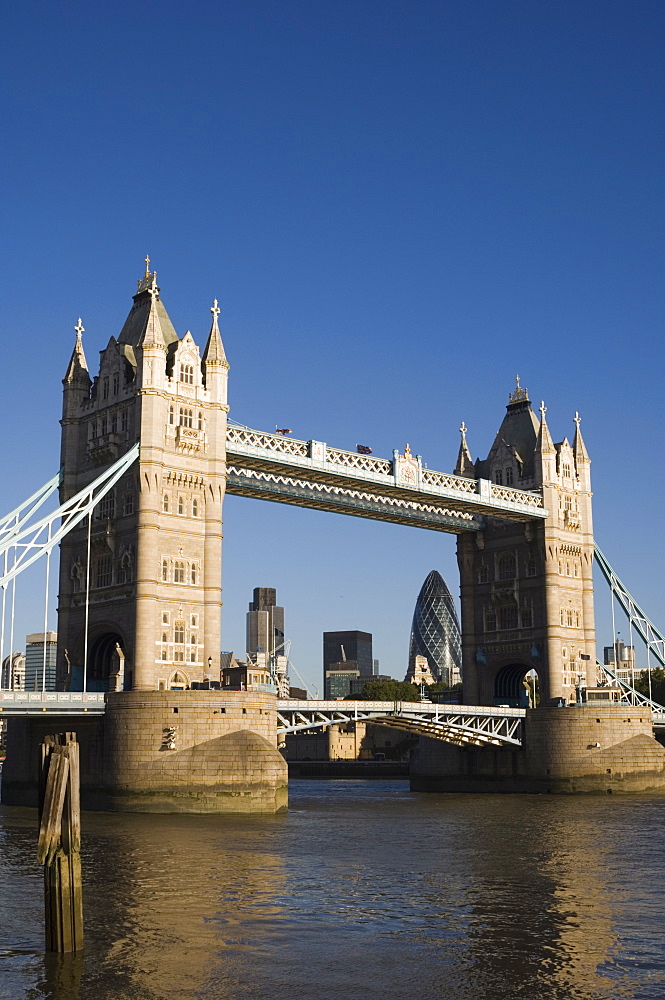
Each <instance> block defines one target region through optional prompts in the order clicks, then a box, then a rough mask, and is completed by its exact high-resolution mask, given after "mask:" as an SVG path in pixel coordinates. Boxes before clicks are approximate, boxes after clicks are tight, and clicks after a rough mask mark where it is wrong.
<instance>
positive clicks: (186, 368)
mask: <svg viewBox="0 0 665 1000" xmlns="http://www.w3.org/2000/svg"><path fill="white" fill-rule="evenodd" d="M180 381H181V382H185V383H186V384H187V385H193V384H194V368H193V366H192V365H180Z"/></svg>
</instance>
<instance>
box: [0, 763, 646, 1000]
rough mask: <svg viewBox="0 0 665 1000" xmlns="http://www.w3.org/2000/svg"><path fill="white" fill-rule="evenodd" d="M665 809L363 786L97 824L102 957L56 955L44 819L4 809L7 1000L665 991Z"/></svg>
mask: <svg viewBox="0 0 665 1000" xmlns="http://www.w3.org/2000/svg"><path fill="white" fill-rule="evenodd" d="M664 818H665V799H647V798H643V799H642V798H638V799H630V800H629V799H623V800H621V801H618V800H616V799H614V800H612V801H609V802H608V801H606V800H605V799H600V798H599V799H572V798H571V799H567V798H559V797H547V796H524V797H520V796H445V795H443V796H435V795H422V796H418V795H412V794H410V793H409V792H408V788H407V786H406V785H405V784H404V783H401V782H353V781H351V782H348V781H347V782H343V781H340V782H318V783H317V782H294V783H292V786H291V809H290V811H289V813H287V814H286V815H281V816H267V817H261V816H259V817H250V816H243V817H229V818H226V817H214V816H210V817H208V816H200V817H195V816H173V817H166V816H119V815H103V814H86V815H85V817H84V849H85V854H84V877H85V886H86V895H85V909H86V913H85V917H86V950H85V954H84V956H82V957H77V958H65V959H56V958H55V957H51V958H49V959H48V961H45V960H44V957H43V955H42V954H41V949H42V940H41V932H42V931H41V881H40V872H39V869H38V868H37V866H36V865H35V863H34V861H33V858H34V844H35V829H34V814H31V813H29V811H27V810H0V848H1V849H2V853H1V854H0V907H1V912H2V917H3V937H4V939H5V947H6V948H7V951H5V953H4V954H0V1000H5V998H7V1000H9V998H10V997H11V998H12V1000H14V998H16V997H19V996H26V997H29V998H30V1000H37V998H40V1000H41V998H53V1000H93V998H94V1000H107V998H108V1000H166V998H171V1000H172V998H176V997H177V998H197V1000H226V998H229V1000H230V998H234V1000H236V998H241V1000H244V998H247V1000H263V998H265V1000H268V998H270V1000H287V998H288V1000H296V998H301V997H302V998H308V1000H309V998H311V997H314V996H316V997H317V998H323V1000H326V998H327V997H330V998H332V997H335V998H339V996H340V994H344V995H346V997H348V998H355V997H362V998H363V1000H374V998H376V1000H379V998H381V1000H385V997H386V995H389V996H390V997H391V1000H393V998H397V1000H398V998H402V997H403V998H407V997H408V998H409V1000H429V998H430V997H431V998H435V997H436V998H437V1000H438V998H440V997H446V998H450V1000H472V998H473V1000H479V998H482V1000H499V998H501V1000H504V998H506V997H511V998H512V997H516V998H525V1000H526V998H528V1000H564V998H565V1000H576V998H580V1000H581V998H584V1000H592V998H607V1000H610V998H619V997H634V998H643V1000H647V998H657V997H661V996H662V995H663V994H664V993H665V988H664V985H663V975H664V973H665V969H664V968H663V964H662V960H661V957H660V956H661V947H660V940H659V920H660V913H659V911H660V894H659V886H660V885H661V884H662V880H663V875H664V874H665V871H664V869H665V849H663V848H661V846H660V828H661V827H662V823H663V819H664ZM644 858H648V864H649V868H648V869H647V870H644V869H643V866H642V863H641V861H637V859H644ZM10 949H11V950H10Z"/></svg>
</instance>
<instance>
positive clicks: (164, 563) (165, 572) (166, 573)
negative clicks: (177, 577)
mask: <svg viewBox="0 0 665 1000" xmlns="http://www.w3.org/2000/svg"><path fill="white" fill-rule="evenodd" d="M168 578H169V564H168V562H167V560H166V559H162V581H163V582H164V583H166V582H167V581H168Z"/></svg>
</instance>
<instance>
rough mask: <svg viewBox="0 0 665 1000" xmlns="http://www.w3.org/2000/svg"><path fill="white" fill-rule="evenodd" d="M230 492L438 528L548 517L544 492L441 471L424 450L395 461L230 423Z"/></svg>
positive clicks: (452, 529) (397, 456) (457, 529)
mask: <svg viewBox="0 0 665 1000" xmlns="http://www.w3.org/2000/svg"><path fill="white" fill-rule="evenodd" d="M226 449H227V485H226V489H227V493H231V494H236V495H239V496H248V497H254V498H257V499H262V500H273V501H277V502H278V503H288V504H294V505H296V506H300V507H314V508H317V509H319V510H329V511H335V512H338V513H345V514H352V515H355V516H357V517H367V518H372V519H375V520H383V521H392V522H396V523H399V524H410V525H413V526H419V527H423V528H430V529H433V530H437V531H448V532H453V533H459V532H461V531H479V530H481V529H482V527H483V524H484V518H485V517H488V516H494V517H500V518H507V519H510V520H517V521H532V520H543V519H544V518H546V517H547V516H548V512H547V510H545V508H544V506H543V498H542V496H541V495H540V493H538V492H527V491H525V490H515V489H512V488H508V487H505V486H498V485H497V484H496V483H491V482H490V481H489V480H485V479H478V480H476V479H467V478H465V477H463V476H454V475H449V474H448V473H444V472H436V471H435V470H433V469H427V468H426V467H424V466H423V464H422V461H421V459H420V456H412V455H411V454H410V453H407V454H405V455H400V454H399V452H397V451H395V452H394V457H393V460H392V461H390V460H388V459H383V458H377V457H375V456H372V455H360V454H357V453H356V452H352V451H344V450H342V449H340V448H330V447H328V446H327V445H326V444H325V443H324V442H322V441H299V440H296V439H294V438H290V437H284V436H283V435H279V434H267V433H264V432H263V431H254V430H252V429H251V428H248V427H241V426H239V425H237V424H229V427H228V430H227V439H226Z"/></svg>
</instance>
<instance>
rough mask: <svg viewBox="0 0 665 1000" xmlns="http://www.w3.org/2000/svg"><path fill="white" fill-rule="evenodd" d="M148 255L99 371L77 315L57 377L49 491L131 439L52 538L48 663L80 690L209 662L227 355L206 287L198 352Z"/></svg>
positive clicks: (177, 677) (217, 593) (165, 684)
mask: <svg viewBox="0 0 665 1000" xmlns="http://www.w3.org/2000/svg"><path fill="white" fill-rule="evenodd" d="M149 263H150V262H149V258H147V259H146V265H147V266H146V272H145V275H144V277H143V278H142V279H141V280H140V281H139V282H138V290H137V293H136V295H135V296H134V304H133V306H132V308H131V310H130V312H129V315H128V317H127V320H126V321H125V324H124V326H123V328H122V330H121V332H120V335H119V336H118V338H117V340H116V338H115V337H111V339H110V340H109V343H108V345H107V346H106V348H105V349H104V350H103V351H101V352H100V365H99V374H98V375H96V376H95V377H94V379H91V378H90V375H89V372H88V366H87V363H86V359H85V355H84V351H83V346H82V341H81V334H82V332H83V328H82V326H81V323H80V320H79V325H78V327H77V336H76V345H75V347H74V352H73V354H72V357H71V361H70V363H69V367H68V369H67V372H66V375H65V378H64V380H63V385H64V401H63V415H62V453H61V463H62V468H63V470H64V480H63V484H62V487H61V501H64V500H66V499H68V498H69V497H71V496H72V495H73V494H74V493H76V492H78V491H79V490H80V489H82V488H83V487H84V486H85V485H87V484H88V483H90V482H91V481H92V480H93V479H95V478H96V477H97V476H98V475H99V474H100V472H102V471H103V470H104V468H106V467H108V466H109V465H111V464H112V463H113V462H114V461H115V460H116V459H117V458H119V457H120V456H121V455H122V454H123V453H125V452H126V451H127V450H128V449H129V448H130V447H131V445H132V444H133V443H134V442H135V441H138V442H139V443H140V456H139V459H138V460H137V461H136V462H135V463H134V465H133V466H132V468H131V469H130V470H129V471H128V472H127V473H126V474H125V475H124V476H123V478H122V479H121V480H120V481H119V482H118V483H117V485H116V486H115V488H114V489H113V491H112V492H110V493H109V494H107V496H106V497H105V498H104V499H103V500H102V501H101V502H100V503H99V504H98V505H97V508H96V509H95V511H94V514H93V516H92V519H91V522H90V525H89V526H88V523H87V522H84V523H83V524H81V525H80V526H79V527H78V529H76V530H74V531H72V532H70V534H68V535H67V536H66V537H65V539H64V540H63V542H62V547H61V558H60V588H59V606H58V642H59V649H58V670H59V676H60V682H61V685H62V686H71V688H72V689H79V690H80V689H81V687H82V685H83V676H84V671H85V674H86V686H87V689H88V690H93V691H94V690H98V691H100V690H101V691H106V690H118V689H120V690H121V689H125V690H130V689H135V690H160V689H164V690H170V689H173V688H187V687H188V686H189V685H190V684H191V683H192V682H193V681H200V680H203V678H204V676H205V675H206V674H208V673H209V665H211V666H212V667H213V671H214V672H215V676H216V675H217V671H218V669H219V652H220V627H221V624H220V619H221V572H222V559H221V546H222V501H223V498H224V488H225V482H226V479H225V475H226V415H227V412H228V406H227V395H226V393H227V377H228V368H229V366H228V363H227V360H226V356H225V354H224V348H223V346H222V341H221V337H220V334H219V328H218V321H217V317H218V314H219V308H218V307H217V301H215V303H214V305H213V308H212V310H211V311H212V314H213V315H212V325H211V329H210V333H209V335H208V340H207V343H206V346H205V349H204V352H203V356H202V357H201V356H200V355H199V348H198V347H197V345H196V343H195V341H194V338H193V337H192V335H191V333H190V332H189V331H187V333H185V334H184V336H183V337H178V335H177V333H176V331H175V329H174V328H173V324H172V323H171V320H170V319H169V316H168V314H167V312H166V309H165V308H164V304H163V302H162V300H161V298H160V290H159V288H158V287H157V276H156V273H155V272H152V273H151V272H150V271H149V269H148V265H149ZM89 528H90V530H89ZM88 552H89V554H90V558H89V560H88ZM86 626H87V627H86Z"/></svg>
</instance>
